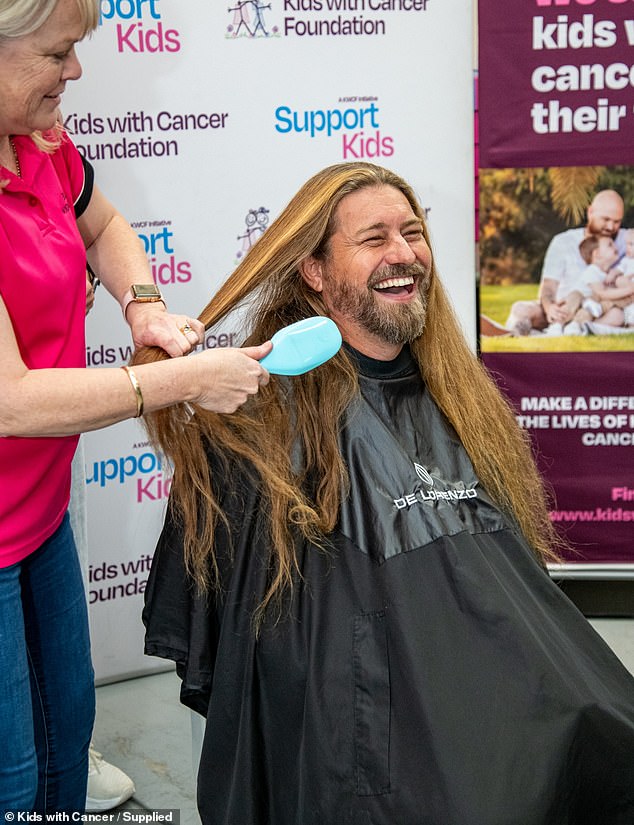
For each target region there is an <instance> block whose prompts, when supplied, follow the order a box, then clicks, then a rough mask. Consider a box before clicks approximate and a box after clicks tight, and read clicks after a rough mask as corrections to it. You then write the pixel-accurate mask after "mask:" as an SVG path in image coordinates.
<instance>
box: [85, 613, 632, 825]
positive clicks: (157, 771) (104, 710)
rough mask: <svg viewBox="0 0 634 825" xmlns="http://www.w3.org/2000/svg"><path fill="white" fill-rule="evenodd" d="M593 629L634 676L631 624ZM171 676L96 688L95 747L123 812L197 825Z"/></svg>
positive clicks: (184, 720) (186, 728)
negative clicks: (128, 794)
mask: <svg viewBox="0 0 634 825" xmlns="http://www.w3.org/2000/svg"><path fill="white" fill-rule="evenodd" d="M592 624H593V625H594V627H595V628H596V630H597V631H598V632H599V633H600V634H601V635H602V636H603V638H604V639H605V640H606V641H607V643H608V644H609V645H610V646H611V647H612V649H613V650H614V652H615V653H616V655H617V656H618V657H619V658H620V659H621V661H622V662H623V663H624V664H625V666H626V667H628V668H629V670H630V671H631V672H632V673H633V674H634V619H631V620H625V619H597V620H593V621H592ZM179 685H180V682H179V680H178V678H177V676H176V674H175V673H174V672H173V671H166V672H164V673H158V674H156V673H155V674H153V675H151V676H144V677H141V678H138V679H131V680H129V681H126V682H118V683H115V684H110V685H103V686H101V687H99V688H97V722H96V727H95V735H94V743H95V746H96V747H97V749H98V750H99V751H101V752H102V753H103V756H104V758H105V759H107V760H108V761H109V762H112V763H113V764H115V765H117V766H118V767H119V768H121V769H122V770H124V771H125V772H126V773H127V774H128V775H129V776H131V777H132V779H133V780H134V782H135V785H136V793H135V794H134V796H133V798H132V799H131V800H130V801H129V802H127V803H125V804H124V805H122V807H121V809H122V810H125V809H127V810H129V809H138V808H141V809H147V810H158V809H165V808H172V809H178V810H179V811H180V825H199V824H200V820H199V818H198V814H197V811H196V793H195V780H194V770H193V767H192V762H193V760H192V715H191V713H190V711H189V710H187V709H186V708H184V707H183V706H182V705H180V704H179V701H178V691H179Z"/></svg>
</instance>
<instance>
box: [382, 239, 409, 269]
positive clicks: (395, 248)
mask: <svg viewBox="0 0 634 825" xmlns="http://www.w3.org/2000/svg"><path fill="white" fill-rule="evenodd" d="M415 260H416V255H415V254H414V250H413V249H412V247H411V246H410V245H409V244H408V243H407V241H406V240H405V238H403V237H402V236H399V237H398V238H392V239H391V240H390V243H389V246H388V248H387V250H386V252H385V263H387V264H413V263H414V261H415Z"/></svg>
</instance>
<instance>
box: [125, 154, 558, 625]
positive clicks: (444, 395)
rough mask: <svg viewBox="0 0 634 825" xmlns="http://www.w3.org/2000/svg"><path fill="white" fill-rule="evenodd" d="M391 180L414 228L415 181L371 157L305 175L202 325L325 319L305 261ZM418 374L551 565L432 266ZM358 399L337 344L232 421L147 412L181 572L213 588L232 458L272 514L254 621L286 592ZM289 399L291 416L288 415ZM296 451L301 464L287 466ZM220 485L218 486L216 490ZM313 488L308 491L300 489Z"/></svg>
mask: <svg viewBox="0 0 634 825" xmlns="http://www.w3.org/2000/svg"><path fill="white" fill-rule="evenodd" d="M377 186H392V187H394V188H396V189H398V190H399V191H400V192H402V193H403V195H404V196H405V197H406V198H407V200H408V201H409V203H410V205H411V207H412V210H413V211H414V213H415V214H416V215H417V216H418V217H419V218H421V220H422V221H423V227H424V234H425V238H426V240H427V243H429V237H428V233H427V229H426V228H425V224H424V214H423V211H422V209H421V207H420V205H419V203H418V201H417V199H416V197H415V195H414V192H413V190H412V189H411V187H410V186H409V185H408V184H407V183H406V182H405V181H404V180H403V179H402V178H400V177H399V176H397V175H396V174H394V173H392V172H390V171H389V170H387V169H384V168H382V167H379V166H375V165H373V164H369V163H363V162H358V163H342V164H336V165H334V166H330V167H328V168H326V169H324V170H323V171H321V172H319V173H318V174H316V175H315V176H314V177H312V178H311V179H310V180H309V181H308V182H307V183H306V184H304V186H302V188H301V189H300V190H299V192H298V193H297V194H296V195H295V197H294V198H293V199H292V200H291V201H290V203H289V204H288V206H287V207H286V208H285V209H284V210H283V212H282V213H281V214H280V216H279V217H278V218H277V220H275V221H274V222H273V223H272V224H271V226H270V227H269V228H268V229H267V230H266V232H265V234H264V235H263V236H262V238H261V239H260V240H259V241H258V242H257V243H256V244H255V245H254V246H253V247H252V248H251V249H250V250H249V252H248V254H247V255H246V257H245V258H244V260H243V261H242V263H241V264H240V265H239V266H238V268H237V269H236V270H235V271H234V273H233V274H232V275H231V276H230V277H229V278H228V279H227V281H226V282H225V283H224V285H223V286H222V287H221V288H220V290H219V291H218V292H217V294H216V295H214V297H213V298H212V299H211V301H210V302H209V303H208V304H207V306H206V307H205V309H204V310H203V311H202V313H201V315H200V319H201V320H202V321H203V322H204V324H205V326H206V327H207V328H209V327H210V326H214V325H215V324H217V323H218V322H219V321H221V320H222V319H223V318H224V317H225V316H227V315H228V314H229V313H230V312H232V311H233V310H234V309H236V307H238V306H239V305H240V304H242V303H243V302H244V300H245V298H251V299H252V305H251V307H250V313H249V322H250V335H249V337H248V339H247V341H246V343H260V342H262V341H264V340H267V339H268V338H270V337H271V335H272V334H273V333H274V332H275V331H276V330H278V329H280V328H281V327H283V326H285V325H286V324H289V323H292V322H293V321H297V320H299V319H301V318H304V317H307V316H310V315H315V314H321V315H324V314H327V313H326V309H325V306H324V304H323V303H322V300H321V297H320V295H319V294H318V293H316V292H314V291H312V289H311V288H310V287H309V286H308V285H307V284H306V283H305V281H304V279H303V278H302V275H301V274H300V265H301V263H302V261H304V260H305V259H306V258H307V257H309V256H311V255H313V256H315V257H318V258H324V257H326V256H327V255H328V242H329V239H330V237H331V236H332V234H333V232H334V231H335V230H336V220H337V207H338V205H339V204H340V202H341V201H342V199H343V198H345V197H346V195H348V194H350V193H352V192H355V191H358V190H360V189H364V188H367V187H377ZM410 346H411V350H412V353H413V355H414V358H415V359H416V362H417V363H418V366H419V368H420V371H421V374H422V377H423V379H424V381H425V383H426V385H427V387H428V388H429V390H430V392H431V393H432V395H433V397H434V399H435V401H436V403H437V404H438V406H439V408H440V409H441V410H442V412H443V413H444V415H445V416H446V417H447V419H448V421H449V422H450V423H451V425H452V426H453V427H454V429H455V430H456V432H457V434H458V436H459V438H460V440H461V441H462V443H463V445H464V447H465V449H466V450H467V452H468V454H469V456H470V458H471V461H472V463H473V465H474V468H475V471H476V473H477V475H478V477H479V479H480V481H481V483H482V484H483V485H484V487H485V489H486V490H487V491H488V493H489V495H491V496H492V497H493V499H494V500H495V501H496V503H497V504H498V505H499V506H500V508H501V509H502V510H503V511H504V512H505V513H506V514H507V515H508V516H509V517H510V518H511V519H512V521H513V522H515V523H516V524H517V525H518V526H519V529H520V530H521V531H522V532H523V533H524V535H525V536H526V538H527V540H528V542H529V544H530V545H531V546H532V547H533V549H534V550H535V552H536V554H537V555H538V557H539V558H540V559H541V560H542V561H546V560H549V559H553V560H554V559H555V558H556V557H557V556H556V547H557V546H558V544H560V540H559V538H558V536H557V534H556V533H555V531H554V528H553V526H552V523H551V521H550V518H549V514H548V508H547V496H546V493H545V490H544V485H543V482H542V479H541V478H540V476H539V474H538V472H537V469H536V467H535V464H534V461H533V459H532V455H531V449H530V445H529V442H528V439H527V436H526V435H525V433H523V431H522V430H520V428H519V427H518V425H517V423H516V420H515V416H514V414H513V412H512V411H511V409H510V407H509V405H508V404H507V402H506V401H505V400H504V399H503V397H502V395H501V394H500V392H499V391H498V389H497V387H496V386H495V384H494V383H493V381H492V380H491V378H490V376H489V375H488V373H487V372H486V370H485V369H484V368H483V366H482V365H481V364H480V362H479V361H478V359H477V358H476V356H475V355H474V354H473V352H472V351H471V349H470V348H469V345H468V344H467V342H466V340H465V338H464V335H463V333H462V331H461V329H460V326H459V323H458V321H457V318H456V316H455V314H454V312H453V309H452V307H451V305H450V302H449V300H448V297H447V294H446V292H445V290H444V288H443V286H442V284H441V282H440V279H439V277H438V274H437V272H436V268H435V265H434V264H432V267H431V276H430V287H429V296H428V308H427V321H426V325H425V328H424V331H423V333H422V334H421V336H420V337H419V338H417V339H416V340H414V341H413V342H411V345H410ZM164 357H166V355H165V353H163V352H162V351H160V350H156V349H155V350H144V351H141V352H139V353H137V354H136V356H135V358H134V361H135V363H147V362H149V361H153V360H157V359H160V358H164ZM357 392H358V382H357V373H356V370H355V368H354V366H353V364H352V362H351V359H350V357H349V356H348V354H346V351H345V350H344V349H342V350H340V352H339V353H338V354H337V355H336V356H335V357H334V358H333V359H331V360H330V361H329V362H327V363H326V364H324V365H322V366H321V367H320V368H319V369H317V370H314V371H312V372H309V373H307V374H306V375H303V376H298V377H296V378H293V379H292V381H291V382H290V384H289V382H288V381H284V380H279V379H277V378H276V377H275V376H272V377H271V382H270V384H269V385H268V386H267V387H264V388H262V389H261V390H260V392H259V394H258V395H257V396H256V397H255V398H254V399H252V400H251V401H250V402H249V403H247V404H245V405H244V407H242V408H241V409H240V410H238V411H237V412H236V413H234V414H232V415H217V414H213V413H209V412H205V411H204V410H202V409H198V408H196V409H195V412H194V415H193V416H190V414H189V412H188V410H187V409H186V408H184V407H183V406H176V407H172V408H169V409H164V410H160V411H159V412H155V413H152V414H150V415H147V416H146V418H145V422H146V426H147V428H148V432H149V434H150V437H151V439H152V441H153V443H154V444H155V445H156V446H157V447H158V449H160V450H161V451H162V452H163V453H164V454H165V455H167V456H168V457H169V459H170V460H171V462H172V463H173V466H174V478H173V482H172V488H171V489H172V493H171V500H170V507H171V508H172V511H173V513H174V515H175V517H176V518H177V519H178V520H179V521H180V522H181V523H182V526H183V533H184V552H185V560H186V563H187V566H188V569H189V570H190V572H191V573H192V575H193V576H194V577H195V579H196V581H197V582H198V583H199V585H200V586H201V587H202V588H208V587H209V586H214V585H217V584H218V576H217V574H218V568H217V563H216V558H215V552H214V530H215V527H216V525H217V523H218V519H224V518H225V515H224V513H223V511H222V507H221V504H220V503H219V499H218V497H217V494H216V490H221V489H223V488H226V487H227V485H230V483H231V478H232V474H231V468H230V464H231V462H232V461H235V460H236V459H237V460H238V461H241V462H244V463H245V464H246V465H247V466H250V467H252V468H253V469H254V471H255V477H256V478H257V483H258V485H259V488H260V490H261V493H262V498H263V503H262V506H263V507H264V508H266V512H267V513H268V515H269V520H268V523H269V530H270V539H271V557H270V560H269V564H270V586H269V589H268V591H267V593H266V594H265V596H264V599H263V602H262V603H261V604H260V606H259V611H260V614H259V615H260V616H261V615H262V613H263V611H264V610H265V609H267V607H269V606H270V605H271V603H273V604H277V605H278V606H279V600H280V597H281V594H282V593H283V592H285V591H286V590H287V589H288V588H292V585H293V581H294V578H295V573H296V572H298V564H297V557H296V554H295V541H296V539H297V536H298V535H299V536H301V537H303V538H304V539H307V540H309V541H314V542H316V543H317V544H323V542H324V536H326V535H327V534H328V533H330V532H331V531H332V530H333V529H334V527H335V525H336V522H337V518H338V514H339V506H340V502H341V499H342V496H344V495H345V494H346V489H347V487H346V485H347V483H348V475H347V470H346V467H345V464H344V462H343V460H342V457H341V455H340V452H339V447H338V434H339V431H340V429H341V427H342V426H343V424H344V418H345V413H346V410H347V409H348V407H349V405H350V403H351V401H352V400H353V399H354V398H355V395H356V394H357ZM289 403H291V405H292V407H291V408H292V415H290V414H289ZM208 445H210V446H211V449H212V451H213V452H214V453H215V454H216V455H217V456H218V457H219V461H220V463H221V466H223V467H224V469H222V470H221V471H222V478H218V479H213V478H212V471H211V470H210V465H209V461H208V458H207V455H206V446H208ZM298 451H299V454H300V455H301V459H302V460H301V462H300V466H299V467H297V466H296V464H294V463H292V457H293V461H294V458H295V456H296V455H297V454H298ZM214 481H215V483H214ZM308 485H310V489H311V493H310V497H309V496H308V495H307V493H306V489H307V486H308Z"/></svg>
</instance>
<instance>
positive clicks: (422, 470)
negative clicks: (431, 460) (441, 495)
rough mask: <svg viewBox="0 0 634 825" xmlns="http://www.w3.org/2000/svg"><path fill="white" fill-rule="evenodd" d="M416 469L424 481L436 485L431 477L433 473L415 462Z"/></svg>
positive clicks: (431, 485)
mask: <svg viewBox="0 0 634 825" xmlns="http://www.w3.org/2000/svg"><path fill="white" fill-rule="evenodd" d="M414 469H415V470H416V475H417V476H418V477H419V478H420V480H421V481H422V482H424V483H425V484H428V485H429V486H430V487H433V486H434V479H433V478H432V477H431V475H430V474H429V473H428V471H427V470H426V469H425V468H424V467H421V465H420V464H417V463H416V462H414Z"/></svg>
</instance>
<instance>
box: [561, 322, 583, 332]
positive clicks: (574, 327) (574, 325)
mask: <svg viewBox="0 0 634 825" xmlns="http://www.w3.org/2000/svg"><path fill="white" fill-rule="evenodd" d="M585 334H586V331H585V329H584V328H583V327H582V326H581V324H580V323H579V322H578V321H570V323H569V324H566V326H565V327H564V335H585Z"/></svg>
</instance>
